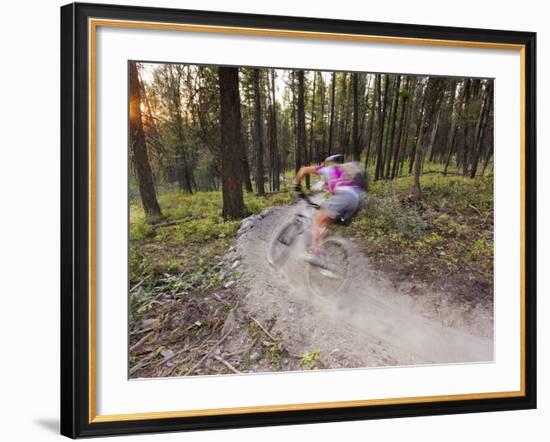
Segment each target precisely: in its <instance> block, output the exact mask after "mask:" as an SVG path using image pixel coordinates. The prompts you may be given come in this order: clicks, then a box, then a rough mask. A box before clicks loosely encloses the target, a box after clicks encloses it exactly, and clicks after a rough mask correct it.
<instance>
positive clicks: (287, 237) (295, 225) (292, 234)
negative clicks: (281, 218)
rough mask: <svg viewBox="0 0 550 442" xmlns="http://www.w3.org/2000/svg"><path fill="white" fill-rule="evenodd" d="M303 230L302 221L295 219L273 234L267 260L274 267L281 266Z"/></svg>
mask: <svg viewBox="0 0 550 442" xmlns="http://www.w3.org/2000/svg"><path fill="white" fill-rule="evenodd" d="M302 230H303V228H302V224H301V222H300V221H298V220H296V219H294V220H292V221H289V222H287V223H286V224H284V225H283V226H282V227H281V228H280V229H279V230H278V231H277V233H275V235H273V238H272V239H271V242H270V244H269V247H268V249H267V261H268V262H269V263H270V264H271V265H272V266H273V267H279V266H280V265H281V264H282V263H283V262H284V260H285V259H286V258H287V256H288V254H289V252H290V247H291V246H292V244H293V243H294V241H295V240H296V238H297V237H298V236H299V235H300V234H301V233H302Z"/></svg>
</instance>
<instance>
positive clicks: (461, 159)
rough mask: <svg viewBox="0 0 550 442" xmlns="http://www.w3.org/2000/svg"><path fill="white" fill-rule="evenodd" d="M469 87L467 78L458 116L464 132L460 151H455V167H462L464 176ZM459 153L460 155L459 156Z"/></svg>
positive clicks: (466, 153)
mask: <svg viewBox="0 0 550 442" xmlns="http://www.w3.org/2000/svg"><path fill="white" fill-rule="evenodd" d="M471 85H472V80H470V79H469V78H468V79H466V84H465V85H464V100H463V101H462V110H461V114H460V117H461V118H460V119H461V122H462V125H463V130H464V139H463V141H462V150H461V151H460V152H458V151H457V164H456V166H457V167H461V166H462V172H463V174H464V175H466V173H467V171H468V129H469V125H470V122H469V117H470V97H471ZM459 153H460V154H461V155H459Z"/></svg>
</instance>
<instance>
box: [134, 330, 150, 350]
mask: <svg viewBox="0 0 550 442" xmlns="http://www.w3.org/2000/svg"><path fill="white" fill-rule="evenodd" d="M153 333H155V332H154V331H151V332H149V333H147V334H146V335H145V336H144V337H143V338H141V339H140V340H139V341H137V342H136V343H135V344H134V345H132V346H131V347H130V353H131V352H132V351H133V350H135V349H136V348H139V347H141V345H143V343H144V342H145V341H146V340H147V339H149V338H150V337H151V336H152V335H153Z"/></svg>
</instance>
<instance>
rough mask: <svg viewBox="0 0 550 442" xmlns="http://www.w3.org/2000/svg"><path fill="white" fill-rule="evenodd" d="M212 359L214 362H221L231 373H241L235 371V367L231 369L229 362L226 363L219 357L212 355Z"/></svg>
mask: <svg viewBox="0 0 550 442" xmlns="http://www.w3.org/2000/svg"><path fill="white" fill-rule="evenodd" d="M214 359H215V360H216V361H219V362H221V363H222V364H223V365H225V366H226V367H227V368H229V369H230V370H231V371H232V372H233V373H237V374H240V373H241V372H240V371H239V370H237V369H236V368H235V367H233V366H232V365H231V364H230V363H229V362H227V361H226V360H225V359H224V358H222V357H221V356H217V355H214Z"/></svg>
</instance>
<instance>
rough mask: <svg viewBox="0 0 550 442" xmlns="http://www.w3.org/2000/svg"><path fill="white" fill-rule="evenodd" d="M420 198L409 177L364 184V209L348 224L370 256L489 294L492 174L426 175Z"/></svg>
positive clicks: (417, 275)
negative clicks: (412, 194) (411, 191)
mask: <svg viewBox="0 0 550 442" xmlns="http://www.w3.org/2000/svg"><path fill="white" fill-rule="evenodd" d="M421 183H422V200H421V202H418V201H414V200H412V199H411V198H410V197H409V189H410V187H411V184H412V177H403V178H397V179H395V180H393V181H384V180H379V181H373V182H371V183H370V188H369V198H368V202H367V204H366V206H365V208H364V209H362V210H361V211H360V212H359V214H358V215H357V216H356V218H355V220H354V222H353V223H352V224H351V226H350V227H349V228H348V229H349V230H348V234H351V235H352V236H355V237H356V238H357V239H358V240H359V241H360V243H362V244H363V246H364V248H365V249H366V251H367V253H368V254H369V255H370V256H371V257H372V258H374V261H375V262H376V263H378V264H380V265H382V266H384V267H386V268H388V269H390V270H396V271H397V273H399V274H400V275H401V276H404V277H407V278H410V279H411V280H414V281H415V282H418V284H419V285H420V286H426V285H428V284H430V283H433V282H434V281H437V280H439V281H440V282H441V281H446V282H447V283H453V284H455V285H456V286H457V287H455V288H457V290H458V291H462V292H463V294H467V293H468V291H469V288H468V287H470V288H471V287H472V286H474V285H475V286H476V290H477V292H476V293H479V290H481V292H482V293H483V294H484V295H487V296H488V295H492V284H493V179H492V177H477V178H475V179H473V180H472V179H470V178H465V177H462V176H451V175H448V176H444V175H442V174H438V173H434V174H426V175H423V176H422V178H421Z"/></svg>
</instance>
